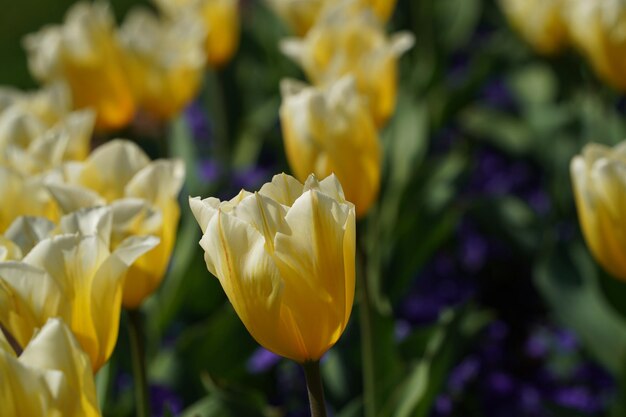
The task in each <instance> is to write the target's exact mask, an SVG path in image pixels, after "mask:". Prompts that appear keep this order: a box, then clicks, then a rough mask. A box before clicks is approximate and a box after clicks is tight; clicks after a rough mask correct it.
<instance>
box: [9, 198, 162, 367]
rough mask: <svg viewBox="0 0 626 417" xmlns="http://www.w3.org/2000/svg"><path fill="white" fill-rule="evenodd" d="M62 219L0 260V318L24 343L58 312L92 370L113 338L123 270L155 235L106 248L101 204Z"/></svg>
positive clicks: (107, 217)
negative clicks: (21, 252) (19, 252)
mask: <svg viewBox="0 0 626 417" xmlns="http://www.w3.org/2000/svg"><path fill="white" fill-rule="evenodd" d="M61 224H62V225H63V226H62V229H61V230H60V231H59V232H60V234H57V235H54V236H52V237H48V238H44V239H43V240H41V241H40V242H38V243H37V244H36V245H35V246H34V247H33V248H32V249H31V250H30V251H29V252H28V254H26V255H25V256H24V258H23V259H22V260H21V262H11V261H9V262H0V299H2V300H3V302H2V303H0V324H1V325H2V327H3V328H4V329H6V330H7V331H8V332H9V333H10V334H11V335H12V336H13V338H14V339H15V341H16V342H17V344H19V346H22V347H23V346H26V345H27V344H28V342H29V340H30V339H31V337H32V335H33V333H34V332H35V330H36V329H39V328H41V327H43V326H44V324H45V323H46V322H47V321H48V319H50V318H53V317H59V318H62V319H63V320H64V321H65V323H67V325H68V326H69V328H70V329H71V330H72V332H73V333H74V335H75V336H76V339H77V340H78V342H79V343H80V345H81V346H82V348H83V350H84V351H85V352H86V353H87V354H88V355H89V358H90V359H91V365H90V366H91V367H92V369H93V372H96V371H97V370H98V369H100V367H102V365H104V363H105V362H106V361H107V360H108V358H109V357H110V356H111V353H112V352H113V348H114V347H115V343H116V341H117V334H118V327H119V320H120V309H121V300H122V288H123V284H124V276H125V274H126V271H127V270H128V268H129V266H130V265H131V264H132V263H133V262H134V261H135V259H137V258H138V257H139V256H141V255H142V254H144V253H145V252H147V251H149V250H150V249H151V248H153V247H154V246H155V245H156V244H157V243H158V239H156V238H154V237H151V236H149V237H144V236H142V237H138V236H134V237H131V238H128V239H126V240H124V241H123V242H122V243H120V244H119V245H118V246H117V248H116V249H115V250H114V251H110V250H109V247H110V239H111V232H112V221H111V211H110V209H109V208H105V207H102V208H97V209H93V210H89V211H81V212H77V213H73V214H71V215H69V216H68V217H65V218H64V219H62V220H61ZM83 232H87V233H83Z"/></svg>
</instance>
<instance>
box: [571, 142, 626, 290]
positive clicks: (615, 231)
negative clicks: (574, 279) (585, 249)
mask: <svg viewBox="0 0 626 417" xmlns="http://www.w3.org/2000/svg"><path fill="white" fill-rule="evenodd" d="M625 161H626V142H622V143H621V144H619V145H617V146H616V147H614V148H612V149H611V148H609V147H606V146H603V145H599V144H589V145H587V146H585V148H584V149H583V151H582V155H578V156H576V157H575V158H574V159H573V160H572V163H571V167H570V168H571V176H572V183H573V187H574V195H575V197H576V207H577V209H578V218H579V220H580V225H581V227H582V231H583V234H584V236H585V240H586V242H587V245H588V246H589V248H590V249H591V252H592V253H593V256H594V257H595V258H596V259H597V260H598V262H599V263H600V264H601V265H602V266H603V267H604V269H606V270H607V271H608V272H609V273H611V274H612V275H614V276H615V277H617V278H619V279H622V280H626V201H625V200H624V194H625V193H626V177H624V172H625V170H626V162H625Z"/></svg>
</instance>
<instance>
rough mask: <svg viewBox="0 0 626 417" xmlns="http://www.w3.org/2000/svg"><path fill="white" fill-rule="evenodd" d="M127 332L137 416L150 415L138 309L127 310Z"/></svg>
mask: <svg viewBox="0 0 626 417" xmlns="http://www.w3.org/2000/svg"><path fill="white" fill-rule="evenodd" d="M128 333H129V335H130V349H131V354H132V360H133V382H134V387H135V406H136V408H137V417H150V416H151V412H150V393H149V391H148V377H147V373H146V355H145V347H144V340H145V339H144V332H143V320H142V317H141V312H140V311H139V310H128Z"/></svg>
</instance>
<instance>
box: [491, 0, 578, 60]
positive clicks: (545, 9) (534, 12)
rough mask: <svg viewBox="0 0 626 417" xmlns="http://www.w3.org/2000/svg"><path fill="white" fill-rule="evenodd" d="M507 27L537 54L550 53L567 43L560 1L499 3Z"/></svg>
mask: <svg viewBox="0 0 626 417" xmlns="http://www.w3.org/2000/svg"><path fill="white" fill-rule="evenodd" d="M500 6H501V8H502V11H503V12H504V14H505V15H506V17H507V18H508V19H509V22H510V23H511V25H512V26H513V27H514V28H515V30H517V31H518V32H519V33H520V34H521V35H522V37H523V38H524V39H525V40H526V41H527V42H528V43H529V44H530V45H531V46H532V47H533V48H535V49H536V50H537V51H538V52H540V53H542V54H553V53H555V52H558V51H560V50H561V49H563V47H564V46H565V45H566V43H567V41H568V30H567V23H566V21H565V18H564V16H563V8H564V7H565V5H564V4H563V0H500Z"/></svg>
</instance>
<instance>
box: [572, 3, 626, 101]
mask: <svg viewBox="0 0 626 417" xmlns="http://www.w3.org/2000/svg"><path fill="white" fill-rule="evenodd" d="M564 1H566V2H567V8H566V9H565V10H566V11H567V18H568V25H569V31H570V36H571V38H572V42H573V43H574V45H576V46H577V47H578V48H579V49H580V50H581V51H582V53H583V54H584V55H585V56H586V57H587V59H588V60H589V61H590V63H591V65H592V66H593V68H594V70H595V72H596V73H597V74H598V76H599V77H600V78H602V79H603V80H604V81H606V82H607V83H608V84H610V85H612V86H613V87H615V88H618V89H620V90H626V75H625V74H626V72H625V71H626V57H625V55H624V54H625V53H626V37H624V30H626V5H624V4H623V3H621V2H616V1H609V0H597V1H594V2H587V1H580V0H564Z"/></svg>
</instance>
